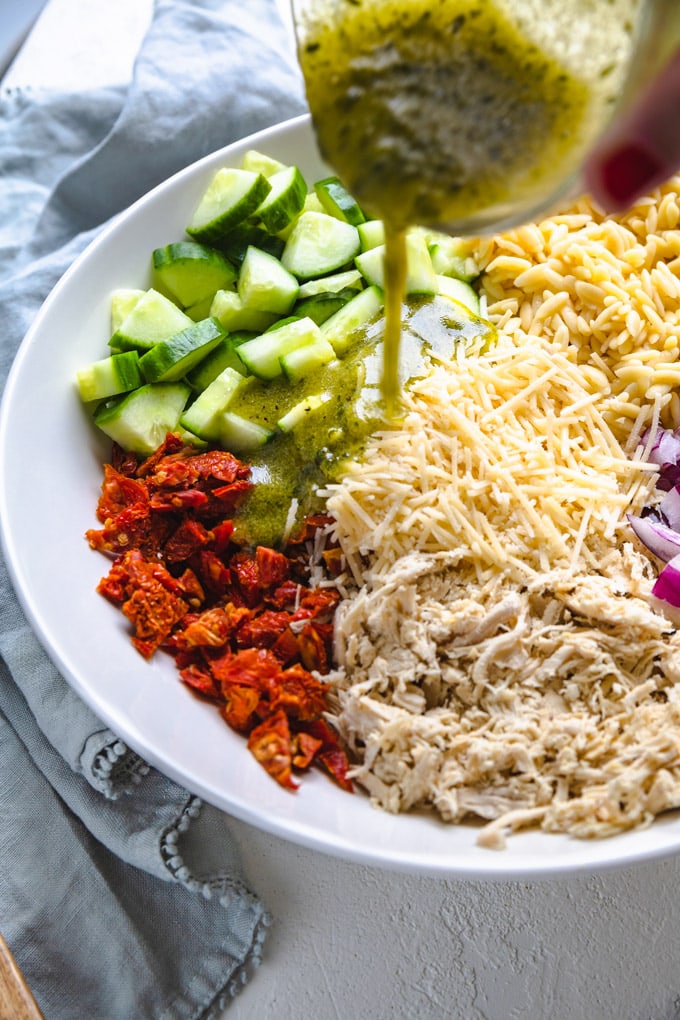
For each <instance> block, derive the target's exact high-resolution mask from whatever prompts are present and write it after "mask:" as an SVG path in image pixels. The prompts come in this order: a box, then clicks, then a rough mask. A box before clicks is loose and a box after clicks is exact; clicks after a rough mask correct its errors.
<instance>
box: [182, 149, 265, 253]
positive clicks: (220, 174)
mask: <svg viewBox="0 0 680 1020" xmlns="http://www.w3.org/2000/svg"><path fill="white" fill-rule="evenodd" d="M270 189H271V185H270V183H269V181H268V180H267V178H266V177H265V176H264V175H263V174H261V173H253V172H252V171H250V170H238V169H235V168H232V167H223V168H222V169H221V170H218V171H217V173H216V174H215V176H214V177H213V179H212V180H211V182H210V184H209V185H208V187H207V188H206V190H205V192H204V193H203V196H202V198H201V201H200V202H199V204H198V208H197V209H196V211H195V213H194V215H193V216H192V218H191V222H190V223H189V226H188V227H187V228H186V231H187V234H188V235H189V236H190V237H193V238H194V240H196V241H200V242H201V243H203V244H210V245H214V244H219V242H220V241H221V240H222V238H223V237H225V236H226V235H227V234H228V233H229V231H230V230H232V229H233V228H234V227H236V226H238V224H239V223H242V222H243V221H244V220H246V219H248V217H249V216H252V214H253V213H254V212H255V210H256V209H257V207H258V206H259V205H261V204H262V202H263V201H264V199H265V198H266V196H267V195H268V194H269V191H270Z"/></svg>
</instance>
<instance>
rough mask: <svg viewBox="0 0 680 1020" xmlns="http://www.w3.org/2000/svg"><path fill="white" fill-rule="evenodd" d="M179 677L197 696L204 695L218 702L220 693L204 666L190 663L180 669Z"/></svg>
mask: <svg viewBox="0 0 680 1020" xmlns="http://www.w3.org/2000/svg"><path fill="white" fill-rule="evenodd" d="M179 675H180V677H181V678H182V680H183V681H184V683H185V684H187V686H189V687H191V688H192V689H193V690H194V691H198V693H199V694H204V695H205V696H206V697H207V698H211V699H212V700H214V701H217V700H219V698H220V695H221V692H220V690H219V689H218V687H217V685H216V683H215V678H214V677H213V675H212V673H211V672H210V670H209V669H208V668H207V667H206V666H200V665H199V664H198V663H195V662H192V663H190V664H189V665H188V666H185V667H184V668H183V669H180V671H179Z"/></svg>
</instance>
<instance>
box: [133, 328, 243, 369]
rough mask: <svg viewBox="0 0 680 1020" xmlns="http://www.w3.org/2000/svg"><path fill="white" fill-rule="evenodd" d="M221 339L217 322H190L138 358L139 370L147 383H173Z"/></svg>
mask: <svg viewBox="0 0 680 1020" xmlns="http://www.w3.org/2000/svg"><path fill="white" fill-rule="evenodd" d="M222 339H224V330H223V329H222V327H221V326H220V324H219V322H218V321H217V319H203V320H202V321H201V322H192V324H191V325H190V326H188V327H187V328H186V329H183V330H181V331H180V332H179V333H175V334H174V335H173V336H171V337H169V338H168V339H167V340H163V341H161V342H160V343H157V344H156V345H155V347H152V348H151V350H150V351H147V352H146V354H144V355H142V357H141V358H140V360H139V367H140V369H141V370H142V375H143V376H144V378H145V379H146V381H147V382H150V383H152V382H177V380H178V379H181V378H182V376H184V375H186V373H187V372H190V371H191V369H192V368H194V366H195V365H197V364H198V363H199V361H201V360H202V359H203V358H204V357H205V356H206V354H209V353H210V351H212V350H213V348H214V347H216V346H217V344H218V343H219V342H220V340H222Z"/></svg>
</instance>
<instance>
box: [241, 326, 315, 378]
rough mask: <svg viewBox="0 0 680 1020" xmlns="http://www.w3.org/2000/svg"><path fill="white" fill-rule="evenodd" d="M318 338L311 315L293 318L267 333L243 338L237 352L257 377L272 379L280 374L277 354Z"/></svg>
mask: <svg viewBox="0 0 680 1020" xmlns="http://www.w3.org/2000/svg"><path fill="white" fill-rule="evenodd" d="M318 338H319V327H318V326H317V324H316V323H315V322H314V321H313V320H312V319H295V320H294V321H293V322H289V323H288V324H287V325H285V326H281V327H280V328H278V329H274V330H272V331H271V332H269V333H263V334H262V335H261V336H256V337H255V338H254V339H253V340H247V341H246V342H245V343H244V344H241V346H240V347H239V348H238V356H239V358H240V359H241V361H242V362H243V364H244V365H245V366H246V368H247V369H248V371H249V372H252V374H253V375H255V376H257V377H258V379H276V377H277V376H279V375H281V373H282V371H283V369H282V368H281V358H283V357H284V356H285V355H286V354H289V353H290V352H291V351H293V350H295V348H296V347H302V346H303V345H305V344H311V343H313V342H314V341H315V340H318Z"/></svg>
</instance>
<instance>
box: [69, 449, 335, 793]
mask: <svg viewBox="0 0 680 1020" xmlns="http://www.w3.org/2000/svg"><path fill="white" fill-rule="evenodd" d="M249 474H250V469H249V467H248V466H247V465H245V464H243V463H241V462H240V461H239V460H237V459H236V458H235V457H234V456H233V455H232V454H230V453H226V452H225V451H222V450H206V451H203V452H199V453H197V452H196V450H195V449H193V448H192V447H188V446H186V445H185V444H184V443H183V442H182V440H181V438H180V437H179V436H177V435H175V434H168V435H167V436H166V438H165V440H164V442H163V443H162V444H161V445H160V446H159V448H158V449H157V450H156V451H155V453H153V454H152V455H151V456H150V457H147V458H146V459H144V460H143V459H141V458H139V457H136V456H135V455H133V454H126V453H125V452H124V451H122V450H121V448H120V447H114V452H113V461H112V464H110V465H107V466H106V467H105V469H104V481H103V484H102V492H101V496H100V499H99V502H98V505H97V517H98V519H99V521H100V522H101V524H102V527H101V528H100V529H98V530H95V529H92V530H91V531H88V532H87V538H88V541H89V542H90V544H91V545H92V547H93V548H95V549H97V550H99V551H102V552H105V553H109V554H114V555H116V557H117V558H116V559H115V560H114V562H113V563H112V564H111V567H110V569H109V572H108V574H107V575H106V576H105V577H103V578H102V579H101V581H100V582H99V585H98V591H99V592H100V593H101V594H102V595H104V596H105V597H106V598H108V599H109V600H110V601H111V602H112V603H113V604H114V605H116V606H117V607H119V608H120V609H121V611H122V612H123V613H124V614H125V616H126V617H127V618H128V619H129V620H130V622H131V624H132V628H133V633H132V638H131V640H132V643H133V644H134V646H135V647H136V648H137V650H138V651H139V652H140V653H141V654H142V655H143V656H145V657H147V658H148V657H149V656H151V655H152V654H153V653H154V652H155V651H156V650H157V649H159V648H163V650H164V651H165V652H167V653H168V654H169V655H172V656H173V658H174V660H175V663H176V666H177V670H178V673H179V676H180V678H181V680H182V682H183V683H184V684H185V685H186V686H187V687H188V688H190V689H191V690H193V691H194V692H195V693H196V694H197V695H199V696H201V697H204V698H208V699H209V700H211V701H213V702H215V704H216V705H217V706H218V708H219V711H220V713H221V715H222V717H223V718H224V719H225V721H226V722H227V723H228V724H229V725H230V726H231V727H232V728H233V729H234V730H235V731H237V732H240V733H243V734H247V735H248V746H249V748H250V750H251V751H252V753H253V754H254V756H255V757H256V758H257V760H258V761H259V762H260V763H261V764H262V765H263V767H264V768H265V769H266V770H267V772H268V773H269V774H270V775H271V776H272V777H273V778H274V779H275V780H276V781H277V782H278V783H280V784H281V785H282V786H284V787H286V788H287V789H296V788H297V783H296V782H295V780H294V778H293V772H292V770H293V769H296V770H303V769H306V768H308V767H310V765H312V764H313V763H314V762H318V763H319V764H321V765H323V766H324V767H325V769H326V770H327V771H328V772H329V773H330V774H331V775H332V776H333V777H334V778H335V779H336V781H337V782H338V783H340V785H341V786H342V787H343V789H348V790H351V788H352V784H351V782H350V781H349V780H348V779H347V771H348V768H349V764H348V762H347V758H346V756H345V754H344V751H343V750H342V748H341V745H340V742H339V740H338V738H337V736H336V735H335V734H334V732H333V731H332V730H331V728H330V727H329V726H328V724H327V723H326V722H325V719H324V715H325V713H326V712H327V709H328V705H327V688H326V685H325V684H324V683H323V681H322V680H321V679H319V675H315V674H323V673H324V672H327V670H328V669H329V667H330V664H331V661H332V655H331V652H332V636H333V622H332V621H333V615H334V611H335V608H336V606H337V604H338V601H339V595H338V593H337V591H336V590H335V589H333V588H317V589H311V588H310V587H309V586H308V583H307V578H308V576H309V570H308V557H309V546H308V543H309V542H310V540H312V539H313V537H314V535H315V533H316V532H317V530H318V529H319V528H325V527H326V525H327V524H328V523H329V521H330V518H328V517H326V516H319V517H316V518H310V519H309V520H308V522H307V523H306V524H305V526H304V527H303V528H302V529H301V532H300V535H298V536H297V538H296V540H295V542H294V543H292V544H291V546H290V548H289V549H287V550H286V552H285V554H284V553H283V552H279V551H277V550H274V549H268V548H266V547H264V546H259V547H257V548H256V549H254V550H252V551H249V550H246V549H242V548H239V546H238V545H237V544H236V543H235V541H234V525H233V522H232V520H231V519H230V514H231V513H232V511H233V510H234V508H235V507H237V506H238V504H239V502H240V500H241V499H242V498H243V496H244V495H245V494H246V493H247V492H248V491H250V489H251V488H252V484H253V483H252V482H251V481H250V480H249ZM331 552H332V550H331ZM335 559H336V557H334V556H332V555H330V556H329V563H330V562H333V561H334V560H335ZM312 671H314V672H312Z"/></svg>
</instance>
